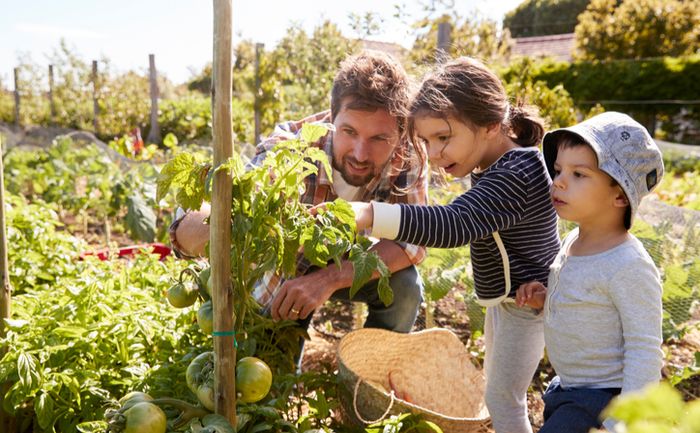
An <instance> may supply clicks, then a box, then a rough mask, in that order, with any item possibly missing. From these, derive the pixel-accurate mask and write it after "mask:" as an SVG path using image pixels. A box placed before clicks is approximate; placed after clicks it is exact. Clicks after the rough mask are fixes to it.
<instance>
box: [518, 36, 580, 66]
mask: <svg viewBox="0 0 700 433" xmlns="http://www.w3.org/2000/svg"><path fill="white" fill-rule="evenodd" d="M575 46H576V45H575V43H574V33H563V34H560V35H547V36H530V37H527V38H515V39H514V45H513V49H512V50H511V55H513V56H524V57H547V56H550V57H554V58H555V59H557V60H565V61H567V62H568V61H571V59H572V54H573V52H574V48H575Z"/></svg>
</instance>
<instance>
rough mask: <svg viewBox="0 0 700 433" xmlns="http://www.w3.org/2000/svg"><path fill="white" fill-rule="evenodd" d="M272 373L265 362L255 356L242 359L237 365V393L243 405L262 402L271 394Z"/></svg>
mask: <svg viewBox="0 0 700 433" xmlns="http://www.w3.org/2000/svg"><path fill="white" fill-rule="evenodd" d="M271 386H272V371H270V367H269V366H268V365H267V364H266V363H265V361H263V360H261V359H259V358H255V357H253V356H246V357H245V358H241V359H240V360H239V361H238V363H237V364H236V392H237V393H238V400H239V401H241V402H243V403H255V402H257V401H260V400H262V399H263V397H265V396H266V395H267V393H268V392H270V387H271Z"/></svg>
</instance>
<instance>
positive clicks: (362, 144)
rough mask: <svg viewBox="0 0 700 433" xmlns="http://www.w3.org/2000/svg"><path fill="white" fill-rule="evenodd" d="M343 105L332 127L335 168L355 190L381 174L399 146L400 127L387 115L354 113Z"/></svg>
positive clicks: (393, 118) (371, 112)
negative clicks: (333, 128) (333, 129)
mask: <svg viewBox="0 0 700 433" xmlns="http://www.w3.org/2000/svg"><path fill="white" fill-rule="evenodd" d="M344 105H345V104H343V108H341V110H340V112H339V113H338V115H337V116H336V117H335V121H334V122H333V125H334V126H335V132H334V133H333V161H332V163H333V168H334V169H335V170H338V172H339V173H340V174H341V176H342V177H343V179H344V180H345V181H346V182H347V183H349V184H350V185H353V186H364V185H367V184H368V183H369V182H370V181H371V180H372V179H373V178H374V177H376V176H379V174H381V172H382V169H383V168H384V166H385V165H386V163H387V162H388V161H389V158H390V157H391V155H392V154H393V152H394V148H395V147H396V145H397V144H398V142H399V125H398V122H397V121H396V118H395V117H393V116H391V115H390V114H389V112H388V111H386V110H382V109H377V110H375V111H363V110H351V109H347V108H345V106H344Z"/></svg>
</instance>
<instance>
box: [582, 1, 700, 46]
mask: <svg viewBox="0 0 700 433" xmlns="http://www.w3.org/2000/svg"><path fill="white" fill-rule="evenodd" d="M576 45H577V48H578V51H577V55H578V56H579V57H580V59H582V60H612V59H644V58H649V57H659V56H684V55H691V54H695V53H697V51H698V49H700V3H698V2H697V1H684V0H622V1H620V0H592V1H591V2H590V4H589V5H588V7H587V8H586V11H585V12H583V13H582V14H581V15H580V16H579V25H578V26H577V27H576Z"/></svg>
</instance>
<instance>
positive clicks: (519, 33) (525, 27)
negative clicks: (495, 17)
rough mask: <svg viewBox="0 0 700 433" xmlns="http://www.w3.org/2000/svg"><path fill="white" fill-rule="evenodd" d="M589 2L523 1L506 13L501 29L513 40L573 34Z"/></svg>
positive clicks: (570, 0) (577, 0) (562, 0)
mask: <svg viewBox="0 0 700 433" xmlns="http://www.w3.org/2000/svg"><path fill="white" fill-rule="evenodd" d="M588 3H590V0H525V1H524V2H522V3H520V4H519V5H518V7H517V8H515V9H514V10H512V11H510V12H508V13H506V16H505V17H504V18H503V27H504V28H506V29H508V30H510V34H511V35H512V36H513V37H514V38H522V37H527V36H541V35H557V34H562V33H573V31H574V28H575V27H576V24H577V23H578V16H579V14H580V13H581V12H583V11H584V10H585V9H586V6H587V5H588Z"/></svg>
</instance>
